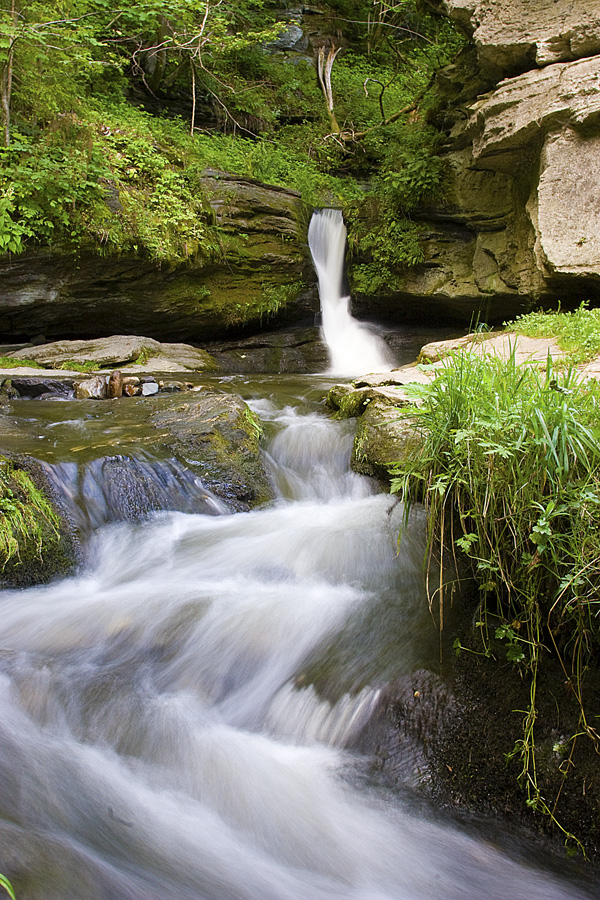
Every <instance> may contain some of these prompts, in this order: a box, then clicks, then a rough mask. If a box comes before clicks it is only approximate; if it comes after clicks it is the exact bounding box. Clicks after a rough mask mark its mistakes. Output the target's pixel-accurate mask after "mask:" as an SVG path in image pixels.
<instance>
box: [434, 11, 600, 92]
mask: <svg viewBox="0 0 600 900" xmlns="http://www.w3.org/2000/svg"><path fill="white" fill-rule="evenodd" d="M428 2H429V3H430V5H431V6H434V7H435V8H436V9H438V10H440V9H441V10H443V11H444V12H446V14H447V15H448V16H449V17H450V18H452V19H454V21H455V22H457V23H458V24H459V25H460V26H461V27H462V28H464V29H465V30H466V31H467V32H469V33H470V34H471V35H472V37H473V41H474V42H475V45H476V47H477V55H478V60H479V65H480V67H481V68H482V69H483V70H484V71H485V72H487V73H488V74H489V75H490V76H491V77H495V78H496V80H497V79H498V77H502V74H504V73H512V72H514V71H515V70H518V69H521V70H523V69H528V68H532V67H533V66H535V65H537V66H546V65H548V64H550V63H556V62H562V61H567V60H574V59H580V58H582V57H585V56H591V55H592V54H595V53H600V7H599V5H598V2H597V0H575V2H574V0H428Z"/></svg>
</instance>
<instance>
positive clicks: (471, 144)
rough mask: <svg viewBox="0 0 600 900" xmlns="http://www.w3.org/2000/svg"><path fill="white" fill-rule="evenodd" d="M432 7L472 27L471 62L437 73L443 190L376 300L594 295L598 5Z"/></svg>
mask: <svg viewBox="0 0 600 900" xmlns="http://www.w3.org/2000/svg"><path fill="white" fill-rule="evenodd" d="M429 5H430V6H432V7H433V8H434V9H435V10H437V11H438V12H443V13H445V14H446V15H448V16H449V17H450V18H452V19H453V20H454V21H455V22H457V23H458V24H459V26H460V27H461V28H462V29H463V30H464V31H465V32H466V33H467V34H469V35H471V37H472V40H473V43H474V51H475V54H476V64H475V68H474V69H471V70H469V69H468V66H467V62H466V61H465V62H464V64H463V68H462V69H460V65H461V64H460V63H459V64H457V65H456V66H453V67H451V70H449V72H448V73H447V80H448V84H450V83H454V84H455V85H456V91H455V94H454V99H453V100H452V99H450V100H449V105H448V108H447V109H446V112H445V113H444V117H443V122H444V127H445V128H446V130H447V133H448V144H447V150H446V152H445V154H444V158H445V162H446V165H447V170H448V173H449V175H448V190H447V196H446V198H445V199H444V201H443V202H441V203H438V204H437V205H433V206H430V207H423V208H422V209H421V210H420V211H419V212H418V214H417V215H418V217H419V219H420V221H421V223H422V225H423V237H422V246H423V251H424V255H425V262H424V263H423V264H422V265H419V266H417V267H415V268H413V269H411V270H407V271H405V272H403V273H399V275H398V280H397V289H394V291H393V292H392V293H391V294H390V295H389V296H387V297H382V298H381V299H380V303H381V304H382V305H383V304H385V303H387V304H388V308H389V309H390V310H392V311H396V317H397V318H400V319H401V318H402V316H403V315H404V314H405V313H406V311H407V310H408V311H412V312H413V313H414V312H416V313H417V314H418V313H419V308H420V309H421V310H423V312H422V316H428V315H431V313H432V312H433V313H434V314H436V313H438V312H439V313H440V314H443V315H448V316H451V317H453V318H455V319H457V320H461V321H463V322H468V321H469V320H471V319H472V318H473V317H474V316H480V317H482V318H484V319H487V320H488V321H490V322H503V321H505V320H507V319H510V318H513V317H514V316H515V315H518V314H520V313H522V312H525V311H527V310H528V309H530V308H531V306H532V305H534V304H536V303H539V302H542V303H545V304H550V305H556V304H558V303H561V304H562V305H563V307H568V306H569V305H571V306H575V305H577V304H578V303H580V302H581V301H582V300H589V301H592V302H600V238H599V235H600V204H599V203H598V199H597V198H598V197H599V196H600V155H599V151H600V3H598V0H577V2H572V0H429ZM469 58H470V59H471V57H469ZM468 65H472V62H471V63H469V64H468ZM465 79H466V81H465ZM467 82H468V84H471V85H473V86H477V87H476V90H479V91H481V88H482V86H484V87H486V86H487V88H488V90H487V91H486V92H485V93H480V94H479V95H478V96H475V95H474V92H473V91H472V90H471V91H469V89H468V84H467V87H465V84H466V83H467ZM447 94H448V96H449V97H450V96H451V92H447Z"/></svg>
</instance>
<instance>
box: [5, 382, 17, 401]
mask: <svg viewBox="0 0 600 900" xmlns="http://www.w3.org/2000/svg"><path fill="white" fill-rule="evenodd" d="M1 393H2V397H3V398H4V400H16V399H17V397H18V396H19V392H18V390H17V389H16V388H15V386H14V385H13V383H12V379H10V378H7V379H6V380H5V381H4V382H3V383H2V389H1Z"/></svg>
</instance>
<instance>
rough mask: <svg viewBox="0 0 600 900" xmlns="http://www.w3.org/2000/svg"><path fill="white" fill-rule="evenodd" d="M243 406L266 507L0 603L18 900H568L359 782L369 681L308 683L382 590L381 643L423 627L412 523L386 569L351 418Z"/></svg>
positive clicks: (479, 844)
mask: <svg viewBox="0 0 600 900" xmlns="http://www.w3.org/2000/svg"><path fill="white" fill-rule="evenodd" d="M255 405H256V406H257V408H259V409H261V411H262V414H263V416H264V417H265V418H267V419H269V420H270V421H271V423H272V426H271V427H278V428H279V431H278V433H277V434H276V436H275V438H274V439H273V441H272V443H271V447H270V460H271V466H272V468H273V472H274V476H275V478H276V482H277V484H278V485H280V488H281V495H282V496H281V499H280V500H279V502H278V503H276V504H275V505H273V506H272V507H270V508H267V509H264V510H259V511H255V512H252V513H249V514H237V515H223V516H217V517H214V516H200V515H185V514H183V513H169V514H162V515H159V516H157V517H156V518H155V519H154V520H152V521H151V522H149V523H146V524H144V525H131V524H119V525H112V526H105V527H104V528H102V529H100V530H99V532H98V533H97V535H96V538H95V541H94V544H93V548H92V549H93V553H92V558H91V561H90V564H89V567H88V569H87V570H86V571H84V572H83V573H82V574H80V575H79V576H78V577H75V578H71V579H67V580H65V581H62V582H59V583H56V584H52V585H49V586H46V587H38V588H33V589H29V590H27V591H12V592H5V593H4V594H3V595H2V597H1V599H0V647H2V651H1V652H0V670H1V672H2V674H0V871H3V870H4V871H6V872H7V874H8V875H10V876H12V877H13V878H15V881H16V883H17V887H19V886H20V885H21V884H23V885H26V888H25V887H24V888H23V896H26V897H28V898H31V900H83V898H85V900H159V898H160V900H480V898H486V900H567V898H570V900H575V898H578V897H580V894H579V893H578V892H577V891H576V890H575V889H574V888H573V887H570V886H568V885H561V884H560V883H559V882H557V881H556V880H555V879H554V878H553V877H552V876H550V875H547V874H544V873H541V872H539V871H536V870H535V869H533V868H531V867H528V866H526V865H524V864H521V863H517V862H515V861H513V860H511V859H510V858H508V857H507V856H505V855H503V854H502V853H500V851H498V850H497V849H495V848H494V847H493V846H492V845H491V844H489V843H486V842H485V841H483V840H477V839H475V838H473V837H470V836H468V835H466V834H464V833H462V832H460V831H458V830H456V829H455V828H452V827H450V826H449V825H443V824H436V823H435V822H434V821H431V820H429V819H427V818H422V817H421V818H418V817H416V816H415V815H412V814H410V813H409V812H408V811H407V810H405V809H404V808H403V806H402V804H401V803H400V802H399V801H398V799H394V798H393V797H389V796H388V797H386V796H385V795H382V794H381V793H380V792H374V791H369V790H367V789H366V788H365V787H361V782H362V780H363V777H362V776H363V772H362V770H363V762H362V761H361V759H360V758H359V757H356V756H354V755H351V754H350V753H349V752H348V751H347V750H345V749H344V748H345V747H346V746H347V745H348V743H349V742H350V741H351V739H352V737H353V735H354V734H355V733H356V730H357V729H358V728H360V727H361V726H362V725H363V724H364V723H365V722H366V721H367V720H368V718H369V716H370V715H371V714H372V712H373V710H374V708H375V707H376V704H377V700H378V685H377V684H374V685H372V686H367V687H364V688H363V689H362V690H361V691H360V692H357V693H355V694H352V695H351V694H345V693H344V692H343V689H340V690H339V691H338V695H337V697H332V698H330V700H325V699H322V698H320V697H319V696H318V694H317V692H316V691H315V689H314V687H313V686H311V685H305V686H303V687H302V686H301V683H302V682H303V679H304V674H305V672H306V666H307V663H308V662H309V661H310V660H311V659H313V660H315V659H316V660H318V659H319V658H324V659H325V660H326V659H327V655H326V654H325V657H323V652H324V651H323V648H324V647H325V646H326V645H327V643H328V642H329V641H331V640H333V639H334V638H335V636H336V635H339V634H341V633H342V632H343V631H344V629H345V628H347V627H348V624H349V623H351V622H352V620H353V617H356V616H360V615H362V614H364V612H365V610H368V609H369V608H373V607H374V604H377V603H378V602H380V599H381V597H382V596H388V597H389V598H391V600H390V602H392V603H393V604H394V605H393V622H394V623H395V624H394V628H395V633H392V632H391V631H390V630H389V629H386V631H385V634H384V635H383V637H382V638H381V643H382V646H383V645H387V644H389V642H397V643H398V646H402V643H403V640H404V636H405V635H406V634H409V633H410V629H411V627H412V626H413V624H414V622H415V620H418V619H419V618H420V617H421V618H422V619H423V625H422V627H426V622H427V614H426V612H425V613H424V612H423V610H425V604H424V603H423V596H422V573H421V562H422V547H421V545H420V543H419V541H420V538H419V533H418V532H419V528H418V523H417V526H416V533H415V534H414V535H408V536H407V540H406V541H405V542H403V544H402V546H401V550H400V553H399V554H398V552H397V546H396V535H397V530H398V525H399V520H400V511H399V510H398V509H397V508H396V507H394V504H393V501H392V500H391V499H390V498H389V497H388V496H386V495H382V494H375V495H373V494H372V493H371V491H370V489H369V484H368V482H367V481H366V480H365V479H362V478H360V477H359V476H356V475H355V474H353V473H351V472H350V471H349V468H348V458H349V451H350V441H351V436H350V435H349V433H348V431H347V430H346V428H345V423H335V422H331V421H327V420H324V419H322V418H319V417H318V416H317V415H316V414H310V415H307V416H300V415H299V414H297V413H296V412H295V411H294V410H293V409H292V408H290V407H287V408H285V409H284V410H283V411H280V410H278V409H277V408H276V407H275V406H274V405H273V404H272V403H271V402H267V401H264V402H262V403H258V404H255ZM363 641H364V642H365V643H364V646H365V649H364V650H363V649H361V648H362V646H363ZM354 652H355V654H356V655H357V656H359V657H360V655H361V653H363V654H365V656H368V657H369V659H370V658H372V657H373V656H376V655H377V653H378V652H379V649H378V647H377V646H373V638H372V637H371V638H370V637H369V635H366V634H365V635H362V634H361V636H360V638H359V640H358V642H357V644H356V647H355V648H354ZM404 652H405V659H404V660H399V663H400V665H401V666H402V664H404V665H405V666H406V667H407V669H410V666H411V664H412V660H411V656H410V649H409V648H407V649H406V650H405V651H404ZM19 876H20V877H21V879H25V880H24V881H21V882H19V880H18V879H19Z"/></svg>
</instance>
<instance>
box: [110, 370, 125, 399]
mask: <svg viewBox="0 0 600 900" xmlns="http://www.w3.org/2000/svg"><path fill="white" fill-rule="evenodd" d="M108 396H109V398H110V399H111V400H112V399H114V398H116V397H122V396H123V375H122V373H121V372H120V371H119V369H115V370H114V372H111V373H110V378H109V379H108Z"/></svg>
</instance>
